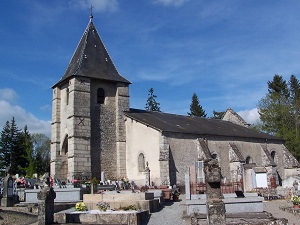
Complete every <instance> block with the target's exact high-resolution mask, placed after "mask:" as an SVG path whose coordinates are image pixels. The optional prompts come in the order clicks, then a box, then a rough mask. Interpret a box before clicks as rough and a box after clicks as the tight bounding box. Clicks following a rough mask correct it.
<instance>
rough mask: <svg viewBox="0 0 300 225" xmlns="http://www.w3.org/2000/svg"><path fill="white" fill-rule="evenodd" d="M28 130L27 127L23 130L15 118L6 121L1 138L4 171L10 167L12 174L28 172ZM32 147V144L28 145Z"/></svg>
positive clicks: (0, 163)
mask: <svg viewBox="0 0 300 225" xmlns="http://www.w3.org/2000/svg"><path fill="white" fill-rule="evenodd" d="M28 135H29V133H28V130H27V127H26V128H25V129H24V132H21V130H19V128H18V127H17V125H16V122H15V118H14V117H13V118H12V120H11V122H10V123H9V122H8V121H7V122H6V124H5V126H4V128H3V130H2V132H1V140H0V150H1V153H0V154H1V155H0V166H1V170H2V171H3V170H4V169H5V168H8V167H9V171H8V172H9V173H10V174H17V173H19V174H23V175H25V174H26V167H27V166H28V160H27V154H26V149H25V148H26V145H27V144H28V142H27V140H26V139H27V138H28ZM27 147H28V148H30V146H27Z"/></svg>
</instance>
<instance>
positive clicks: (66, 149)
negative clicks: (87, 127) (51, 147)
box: [62, 135, 69, 155]
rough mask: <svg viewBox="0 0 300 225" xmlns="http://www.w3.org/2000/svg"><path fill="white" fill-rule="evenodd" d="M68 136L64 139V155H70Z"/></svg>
mask: <svg viewBox="0 0 300 225" xmlns="http://www.w3.org/2000/svg"><path fill="white" fill-rule="evenodd" d="M68 145H69V144H68V135H66V137H65V139H64V142H63V145H62V153H63V154H65V155H66V154H67V153H68V147H69V146H68Z"/></svg>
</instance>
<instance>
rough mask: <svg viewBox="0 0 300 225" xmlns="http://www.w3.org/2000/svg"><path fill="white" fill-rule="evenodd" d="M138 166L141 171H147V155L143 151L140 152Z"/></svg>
mask: <svg viewBox="0 0 300 225" xmlns="http://www.w3.org/2000/svg"><path fill="white" fill-rule="evenodd" d="M138 167H139V172H144V171H145V156H144V154H143V153H141V154H139V158H138Z"/></svg>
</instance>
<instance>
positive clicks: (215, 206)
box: [204, 159, 226, 225]
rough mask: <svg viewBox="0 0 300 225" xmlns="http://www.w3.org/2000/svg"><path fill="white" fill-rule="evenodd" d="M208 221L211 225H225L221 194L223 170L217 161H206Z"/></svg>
mask: <svg viewBox="0 0 300 225" xmlns="http://www.w3.org/2000/svg"><path fill="white" fill-rule="evenodd" d="M204 173H205V183H206V198H207V201H206V207H207V221H208V224H209V225H212V224H213V225H224V224H226V218H225V204H224V202H223V201H222V199H223V195H222V193H221V168H220V166H219V165H218V161H217V160H216V159H210V160H206V161H204Z"/></svg>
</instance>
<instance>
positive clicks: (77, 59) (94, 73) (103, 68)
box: [53, 8, 130, 87]
mask: <svg viewBox="0 0 300 225" xmlns="http://www.w3.org/2000/svg"><path fill="white" fill-rule="evenodd" d="M92 19H93V15H92V8H91V14H90V20H89V23H88V25H87V28H86V29H85V31H84V33H83V35H82V37H81V40H80V42H79V44H78V46H77V48H76V50H75V52H74V54H73V57H72V59H71V61H70V63H69V66H68V68H67V69H66V72H65V74H64V75H63V77H62V78H61V79H60V81H58V82H57V83H56V84H55V85H54V86H53V87H55V86H57V85H59V84H60V83H62V82H64V81H66V80H67V79H69V78H70V77H72V76H82V77H88V78H94V79H101V80H107V81H112V82H122V83H127V84H130V81H128V80H127V79H125V78H124V77H122V76H121V75H120V74H119V72H118V71H117V69H116V67H115V65H114V63H113V62H112V60H111V58H110V56H109V54H108V52H107V50H106V48H105V46H104V44H103V42H102V40H101V38H100V36H99V34H98V32H97V30H96V27H95V25H94V23H93V21H92Z"/></svg>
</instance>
